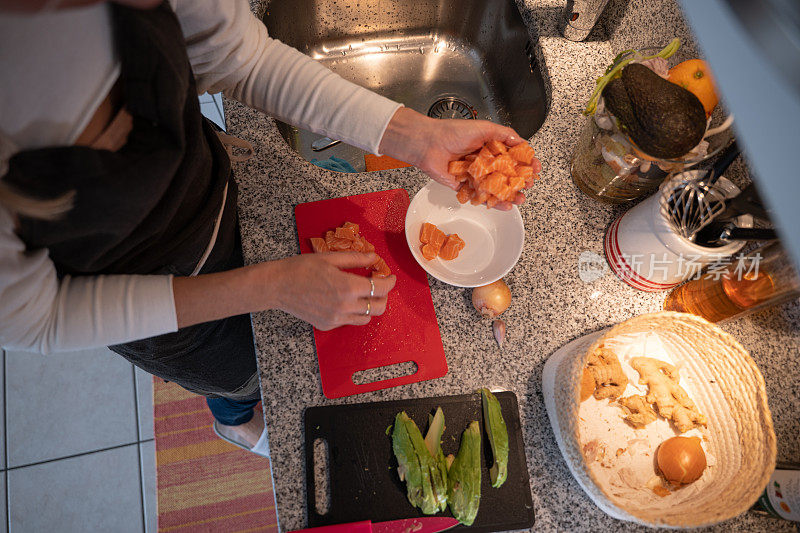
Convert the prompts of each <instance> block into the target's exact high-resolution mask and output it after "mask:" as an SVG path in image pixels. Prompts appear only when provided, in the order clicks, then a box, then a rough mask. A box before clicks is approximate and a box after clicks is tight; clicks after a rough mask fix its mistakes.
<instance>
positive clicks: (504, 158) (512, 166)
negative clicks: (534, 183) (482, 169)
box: [491, 154, 517, 176]
mask: <svg viewBox="0 0 800 533" xmlns="http://www.w3.org/2000/svg"><path fill="white" fill-rule="evenodd" d="M491 169H492V172H500V173H501V174H505V175H506V176H513V175H514V174H516V171H517V162H516V161H514V160H513V159H512V158H511V156H510V155H508V154H502V155H499V156H497V157H496V158H495V160H494V161H492V165H491Z"/></svg>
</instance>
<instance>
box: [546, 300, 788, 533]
mask: <svg viewBox="0 0 800 533" xmlns="http://www.w3.org/2000/svg"><path fill="white" fill-rule="evenodd" d="M647 332H653V333H657V334H658V335H659V336H660V337H661V339H662V342H665V343H668V344H670V345H671V346H672V348H673V351H674V352H675V355H674V359H675V360H676V363H679V364H680V365H681V373H682V375H685V374H686V373H688V374H689V375H692V376H694V377H696V378H698V379H696V380H694V381H695V382H696V383H697V385H695V389H694V392H693V399H694V400H695V403H696V404H697V406H698V408H699V409H700V412H702V413H704V414H706V415H707V416H708V427H707V429H708V433H709V435H710V439H711V440H710V442H711V443H712V446H713V449H714V455H715V457H716V459H717V464H716V465H715V466H714V468H713V469H711V471H710V473H711V475H712V476H713V477H711V478H710V482H709V483H708V484H707V485H705V486H704V488H703V489H702V490H701V491H700V492H699V493H698V494H697V496H696V497H694V498H692V499H691V500H690V501H684V502H680V503H677V504H669V505H666V504H665V505H664V507H663V508H653V507H650V508H647V509H642V508H632V507H633V506H631V505H630V504H627V507H626V503H625V501H624V500H618V499H616V498H615V497H614V496H612V495H611V494H610V493H609V492H607V491H605V490H604V489H603V488H602V487H601V486H600V484H599V483H598V480H597V478H596V477H595V476H594V475H593V474H592V472H591V470H590V469H589V467H588V465H587V464H586V462H585V460H584V457H583V454H582V453H581V445H580V435H579V429H578V412H579V409H580V398H579V391H580V380H581V375H582V372H583V366H584V364H585V363H586V359H587V357H588V354H589V353H590V352H591V351H593V350H594V349H596V348H597V347H599V346H600V345H601V344H602V343H612V344H613V342H614V340H615V339H619V338H620V337H621V336H625V335H630V334H639V333H647ZM551 361H552V362H551ZM551 361H548V365H546V367H545V372H544V374H545V375H544V377H543V390H544V391H545V401H546V404H548V405H547V406H548V414H549V415H550V418H551V422H552V424H553V431H554V432H555V433H556V438H557V440H558V441H559V447H560V448H561V452H562V454H563V455H564V458H565V460H566V462H567V464H568V466H569V468H570V470H571V471H572V473H573V475H574V476H575V478H576V479H577V481H578V482H579V483H580V485H581V486H582V487H583V488H584V490H586V492H587V493H588V494H589V496H590V497H591V498H592V500H594V501H595V503H597V505H598V506H599V507H600V508H601V509H603V510H604V511H605V512H607V513H608V514H610V515H612V516H614V517H616V518H620V519H623V520H629V521H632V522H636V523H639V524H643V525H647V526H658V527H665V526H666V527H676V528H685V527H700V526H707V525H711V524H715V523H718V522H721V521H723V520H727V519H729V518H733V517H735V516H737V515H739V514H741V513H743V512H745V511H746V510H747V509H749V508H750V507H751V506H752V505H753V503H755V501H756V499H757V498H758V497H759V495H760V494H761V492H762V491H763V489H764V486H765V485H766V484H767V481H768V480H769V476H770V474H771V473H772V471H773V469H774V468H775V454H776V451H775V432H774V430H773V426H772V417H771V415H770V412H769V407H768V406H767V396H766V391H765V388H764V378H763V377H762V376H761V372H759V370H758V368H757V367H756V364H755V362H754V361H753V359H752V358H751V357H750V355H749V354H748V353H747V351H746V350H745V349H744V348H743V347H742V345H741V344H739V343H738V342H737V341H736V340H735V339H734V338H733V337H731V336H730V335H729V334H727V333H725V332H724V331H722V330H721V329H719V328H718V327H717V326H715V325H714V324H711V323H710V322H708V321H706V320H704V319H702V318H699V317H696V316H694V315H689V314H685V313H674V312H667V311H665V312H660V313H651V314H646V315H641V316H638V317H635V318H632V319H630V320H628V321H626V322H623V323H621V324H619V325H617V326H614V327H613V328H611V329H608V330H606V331H603V332H598V333H595V334H591V335H587V336H586V337H582V338H581V339H578V340H576V341H573V342H572V343H570V344H569V345H567V346H565V347H564V348H562V350H559V352H557V353H556V354H554V356H553V357H552V358H551ZM548 366H549V367H550V368H548ZM547 381H550V383H549V384H548V383H547ZM551 391H552V394H550V393H551ZM548 396H549V398H548Z"/></svg>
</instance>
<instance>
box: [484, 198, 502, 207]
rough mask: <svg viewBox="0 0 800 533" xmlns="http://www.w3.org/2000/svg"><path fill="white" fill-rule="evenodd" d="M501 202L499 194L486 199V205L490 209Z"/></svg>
mask: <svg viewBox="0 0 800 533" xmlns="http://www.w3.org/2000/svg"><path fill="white" fill-rule="evenodd" d="M499 203H500V200H499V199H498V198H497V196H490V197H489V198H487V199H486V207H488V208H489V209H491V208H493V207H494V206H496V205H497V204H499Z"/></svg>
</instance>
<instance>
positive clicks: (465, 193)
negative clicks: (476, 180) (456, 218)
mask: <svg viewBox="0 0 800 533" xmlns="http://www.w3.org/2000/svg"><path fill="white" fill-rule="evenodd" d="M474 192H475V190H474V189H473V188H472V187H470V186H469V185H467V184H464V185H462V186H461V188H460V189H458V193H457V194H456V199H458V201H459V202H461V203H462V204H465V203H467V202H469V201H470V199H471V198H472V194H473V193H474Z"/></svg>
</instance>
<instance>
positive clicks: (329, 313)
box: [268, 252, 397, 331]
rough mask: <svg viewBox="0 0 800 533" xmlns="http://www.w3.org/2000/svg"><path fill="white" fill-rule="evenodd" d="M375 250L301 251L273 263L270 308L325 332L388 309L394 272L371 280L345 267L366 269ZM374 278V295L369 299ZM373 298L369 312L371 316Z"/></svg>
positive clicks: (354, 323) (365, 320)
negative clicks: (306, 252) (271, 303)
mask: <svg viewBox="0 0 800 533" xmlns="http://www.w3.org/2000/svg"><path fill="white" fill-rule="evenodd" d="M376 259H377V256H376V255H375V254H374V253H358V252H327V253H318V254H317V253H315V254H303V255H296V256H292V257H287V258H286V259H280V260H278V261H274V262H272V263H271V264H270V268H269V275H270V277H271V278H272V279H270V280H269V281H268V283H269V285H270V287H269V289H270V291H271V292H273V295H272V297H273V305H272V306H271V307H273V308H276V309H280V310H282V311H285V312H287V313H289V314H291V315H293V316H296V317H297V318H299V319H301V320H304V321H306V322H308V323H310V324H311V325H313V326H314V327H315V328H317V329H320V330H323V331H327V330H330V329H333V328H337V327H339V326H345V325H356V326H362V325H364V324H367V323H369V321H370V318H371V317H373V316H380V315H382V314H383V313H384V311H386V305H387V295H388V294H389V291H391V290H392V288H394V284H395V282H396V281H397V278H396V277H395V276H389V277H387V278H377V277H375V278H367V277H364V276H359V275H356V274H351V273H349V272H344V271H343V270H342V269H350V268H367V267H369V266H370V265H372V264H373V263H374V262H375V260H376ZM370 279H372V281H373V283H374V284H375V292H374V297H373V298H372V299H370V298H369V295H370V290H371V288H372V286H371V284H370ZM367 300H369V310H370V312H369V316H367V314H366V311H367Z"/></svg>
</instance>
